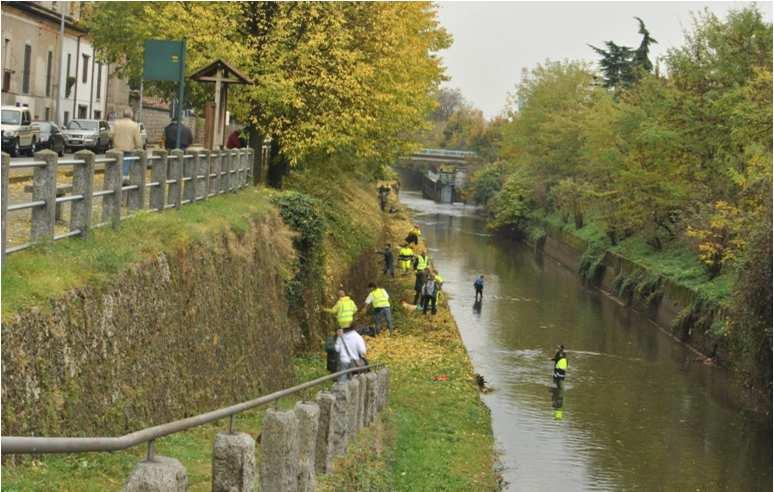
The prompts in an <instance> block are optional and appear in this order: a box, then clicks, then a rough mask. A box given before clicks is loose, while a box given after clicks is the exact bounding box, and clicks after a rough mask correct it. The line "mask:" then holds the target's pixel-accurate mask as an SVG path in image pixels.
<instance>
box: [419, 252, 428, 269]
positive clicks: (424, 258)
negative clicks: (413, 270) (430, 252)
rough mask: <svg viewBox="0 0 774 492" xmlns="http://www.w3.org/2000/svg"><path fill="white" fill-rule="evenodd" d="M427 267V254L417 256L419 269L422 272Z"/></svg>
mask: <svg viewBox="0 0 774 492" xmlns="http://www.w3.org/2000/svg"><path fill="white" fill-rule="evenodd" d="M425 268H427V255H420V256H417V271H418V272H421V271H422V270H424V269H425Z"/></svg>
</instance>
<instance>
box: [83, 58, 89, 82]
mask: <svg viewBox="0 0 774 492" xmlns="http://www.w3.org/2000/svg"><path fill="white" fill-rule="evenodd" d="M88 79H89V55H83V83H84V84H85V83H86V82H88Z"/></svg>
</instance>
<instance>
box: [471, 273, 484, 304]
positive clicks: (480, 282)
mask: <svg viewBox="0 0 774 492" xmlns="http://www.w3.org/2000/svg"><path fill="white" fill-rule="evenodd" d="M473 287H474V288H475V289H476V301H480V300H482V299H483V298H484V276H483V275H481V276H480V277H478V278H477V279H476V281H475V282H473Z"/></svg>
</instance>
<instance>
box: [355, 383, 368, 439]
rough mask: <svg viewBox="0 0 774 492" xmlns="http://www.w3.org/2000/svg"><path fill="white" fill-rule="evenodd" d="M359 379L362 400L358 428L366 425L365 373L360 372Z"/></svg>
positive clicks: (359, 394)
mask: <svg viewBox="0 0 774 492" xmlns="http://www.w3.org/2000/svg"><path fill="white" fill-rule="evenodd" d="M357 380H358V381H360V386H359V388H360V390H359V391H358V398H359V399H360V402H359V403H358V416H357V426H358V429H362V428H363V427H365V426H366V425H367V424H366V415H365V414H366V385H367V381H366V377H365V374H358V375H357Z"/></svg>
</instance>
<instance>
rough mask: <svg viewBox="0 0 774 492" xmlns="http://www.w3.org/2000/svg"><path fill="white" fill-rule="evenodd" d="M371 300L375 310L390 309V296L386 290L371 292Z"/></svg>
mask: <svg viewBox="0 0 774 492" xmlns="http://www.w3.org/2000/svg"><path fill="white" fill-rule="evenodd" d="M371 300H372V301H373V303H374V304H373V306H374V307H375V308H386V307H390V296H388V295H387V291H386V290H384V289H381V288H380V289H374V290H372V291H371Z"/></svg>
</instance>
